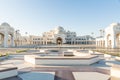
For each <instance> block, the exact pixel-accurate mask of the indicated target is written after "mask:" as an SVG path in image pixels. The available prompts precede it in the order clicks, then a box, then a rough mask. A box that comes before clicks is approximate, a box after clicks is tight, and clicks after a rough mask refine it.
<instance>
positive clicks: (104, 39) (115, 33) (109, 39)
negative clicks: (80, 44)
mask: <svg viewBox="0 0 120 80" xmlns="http://www.w3.org/2000/svg"><path fill="white" fill-rule="evenodd" d="M103 32H104V33H103V35H102V36H100V37H98V38H96V46H97V47H101V48H120V23H112V24H110V26H108V27H107V28H105V30H103Z"/></svg>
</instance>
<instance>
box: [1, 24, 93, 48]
mask: <svg viewBox="0 0 120 80" xmlns="http://www.w3.org/2000/svg"><path fill="white" fill-rule="evenodd" d="M0 43H1V47H14V46H27V45H28V46H29V45H34V46H35V45H37V46H39V45H50V44H54V45H56V44H57V45H58V44H72V45H73V44H77V45H91V44H95V38H93V37H92V36H90V35H85V36H77V34H76V32H72V31H66V30H65V29H64V28H63V27H61V26H58V27H56V28H55V29H52V30H50V31H48V32H44V33H43V34H42V36H35V35H29V36H22V35H21V34H20V32H19V30H14V28H13V27H11V26H10V25H9V24H8V23H2V24H1V25H0Z"/></svg>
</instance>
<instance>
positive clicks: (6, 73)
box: [0, 64, 18, 80]
mask: <svg viewBox="0 0 120 80" xmlns="http://www.w3.org/2000/svg"><path fill="white" fill-rule="evenodd" d="M17 74H18V73H17V67H15V66H13V65H10V64H9V65H3V64H2V65H0V80H2V79H5V78H9V77H13V76H17Z"/></svg>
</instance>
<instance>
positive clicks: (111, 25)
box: [110, 23, 120, 27]
mask: <svg viewBox="0 0 120 80" xmlns="http://www.w3.org/2000/svg"><path fill="white" fill-rule="evenodd" d="M115 26H120V23H112V24H110V27H115Z"/></svg>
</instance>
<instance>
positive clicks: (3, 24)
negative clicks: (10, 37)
mask: <svg viewBox="0 0 120 80" xmlns="http://www.w3.org/2000/svg"><path fill="white" fill-rule="evenodd" d="M1 26H3V27H10V25H9V24H8V23H6V22H4V23H2V24H1Z"/></svg>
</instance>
